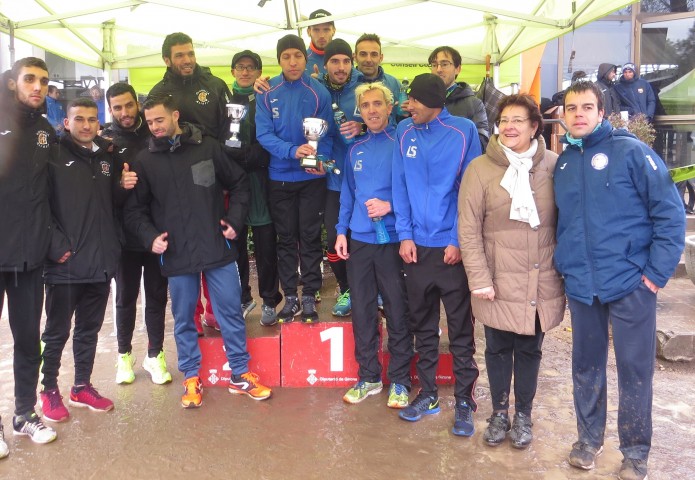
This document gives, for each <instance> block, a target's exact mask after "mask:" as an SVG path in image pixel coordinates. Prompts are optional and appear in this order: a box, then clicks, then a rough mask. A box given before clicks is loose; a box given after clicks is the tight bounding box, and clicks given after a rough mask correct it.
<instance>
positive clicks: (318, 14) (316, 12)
mask: <svg viewBox="0 0 695 480" xmlns="http://www.w3.org/2000/svg"><path fill="white" fill-rule="evenodd" d="M330 16H331V12H329V11H327V10H324V9H323V8H319V9H318V10H314V11H313V12H311V13H310V14H309V20H314V19H317V18H323V17H330ZM326 23H330V24H331V25H333V26H335V23H333V21H332V20H331V21H330V22H326Z"/></svg>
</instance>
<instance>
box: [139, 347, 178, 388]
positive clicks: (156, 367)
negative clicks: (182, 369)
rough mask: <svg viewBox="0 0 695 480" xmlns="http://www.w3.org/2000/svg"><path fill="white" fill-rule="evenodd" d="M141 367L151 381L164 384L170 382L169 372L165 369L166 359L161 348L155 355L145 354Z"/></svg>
mask: <svg viewBox="0 0 695 480" xmlns="http://www.w3.org/2000/svg"><path fill="white" fill-rule="evenodd" d="M142 368H144V369H145V370H146V371H148V372H149V373H150V375H151V377H152V383H156V384H157V385H164V384H165V383H169V382H171V373H169V371H168V370H167V359H166V356H165V355H164V351H163V350H162V351H161V352H159V354H158V355H157V356H156V357H150V356H149V355H146V356H145V360H143V362H142Z"/></svg>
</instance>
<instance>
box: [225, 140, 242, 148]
mask: <svg viewBox="0 0 695 480" xmlns="http://www.w3.org/2000/svg"><path fill="white" fill-rule="evenodd" d="M224 144H225V145H227V146H228V147H231V148H241V140H232V139H229V140H226V141H225V142H224Z"/></svg>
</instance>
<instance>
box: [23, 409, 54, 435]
mask: <svg viewBox="0 0 695 480" xmlns="http://www.w3.org/2000/svg"><path fill="white" fill-rule="evenodd" d="M12 426H13V427H14V434H15V435H26V436H28V437H29V438H31V441H32V442H34V443H50V442H52V441H53V440H55V439H56V436H57V435H56V432H55V430H53V429H52V428H51V427H47V426H46V425H44V424H43V422H42V421H41V418H39V416H38V415H37V414H36V412H35V411H33V410H31V411H30V412H27V413H26V414H24V415H15V416H14V418H13V419H12Z"/></svg>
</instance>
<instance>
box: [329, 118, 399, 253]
mask: <svg viewBox="0 0 695 480" xmlns="http://www.w3.org/2000/svg"><path fill="white" fill-rule="evenodd" d="M395 142H396V129H395V128H393V127H392V126H388V127H386V129H385V130H383V131H381V132H379V133H372V132H371V131H369V133H368V134H367V135H366V136H364V137H361V138H360V139H359V140H357V141H356V142H355V143H354V144H353V145H351V146H350V148H349V149H348V156H347V158H346V159H345V165H346V167H347V168H345V170H344V173H343V176H344V180H343V186H342V190H341V192H340V215H339V217H338V225H336V227H335V229H336V231H337V232H338V234H339V235H347V231H348V228H349V229H350V230H351V236H352V238H354V239H355V240H359V241H360V242H365V243H372V244H376V243H377V241H376V233H375V231H374V222H372V219H371V218H369V215H368V214H367V207H366V206H365V202H366V201H367V200H370V199H372V198H378V199H379V200H384V201H387V202H390V203H391V212H390V213H388V214H387V215H385V216H384V217H383V220H384V223H385V225H386V230H387V231H388V233H389V237H391V243H396V242H398V238H397V236H396V217H395V215H394V213H393V199H392V191H391V182H392V175H391V165H392V164H391V162H392V159H393V146H394V145H395Z"/></svg>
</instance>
